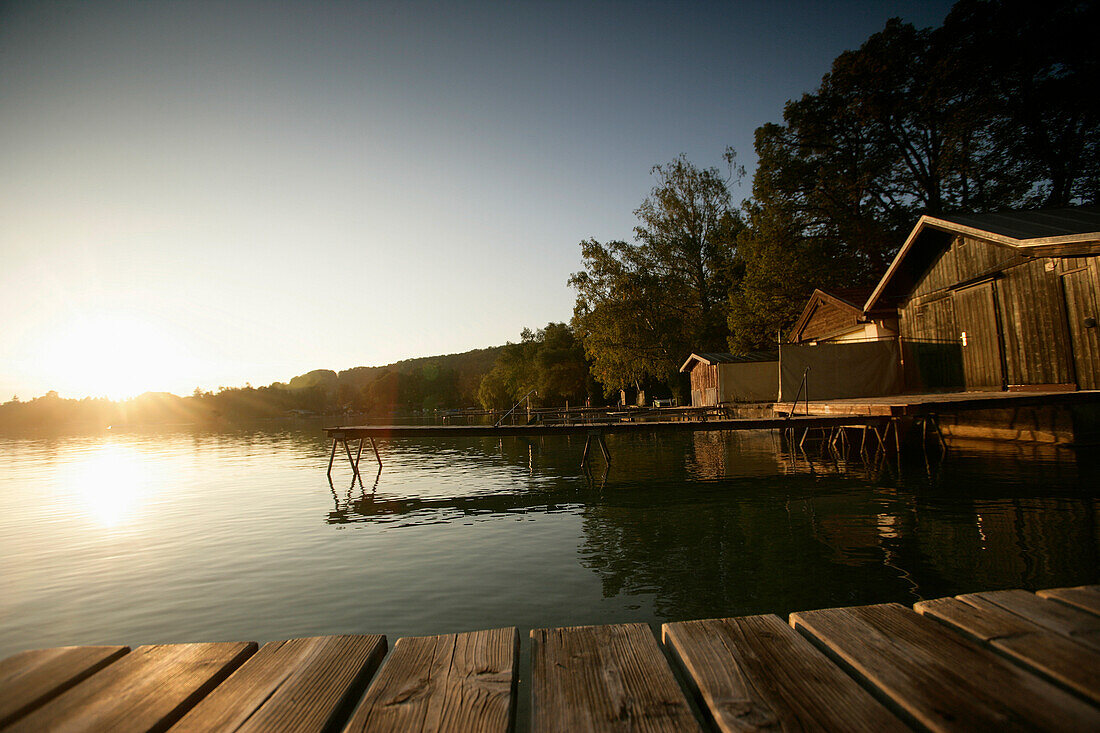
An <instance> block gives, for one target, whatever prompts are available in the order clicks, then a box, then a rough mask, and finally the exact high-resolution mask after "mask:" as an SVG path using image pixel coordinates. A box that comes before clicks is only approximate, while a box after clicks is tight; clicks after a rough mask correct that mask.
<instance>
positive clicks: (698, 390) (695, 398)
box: [691, 361, 718, 407]
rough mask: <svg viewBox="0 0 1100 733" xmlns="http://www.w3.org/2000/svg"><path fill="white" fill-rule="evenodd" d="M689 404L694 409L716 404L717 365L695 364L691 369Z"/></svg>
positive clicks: (699, 362)
mask: <svg viewBox="0 0 1100 733" xmlns="http://www.w3.org/2000/svg"><path fill="white" fill-rule="evenodd" d="M691 404H692V405H693V406H695V407H703V406H707V405H717V404H718V365H717V364H704V363H703V362H701V361H697V362H695V366H693V367H692V368H691Z"/></svg>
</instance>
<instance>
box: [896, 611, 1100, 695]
mask: <svg viewBox="0 0 1100 733" xmlns="http://www.w3.org/2000/svg"><path fill="white" fill-rule="evenodd" d="M914 608H915V609H916V610H917V612H919V613H922V614H924V615H926V616H931V617H932V618H935V619H938V620H939V621H942V622H943V623H945V624H948V625H950V626H952V627H953V628H956V629H959V630H960V631H962V632H964V633H966V634H968V635H970V636H972V637H974V638H975V639H977V640H979V641H982V642H985V643H987V644H989V645H990V646H991V647H993V648H994V649H996V650H998V651H1000V652H1002V653H1004V654H1005V655H1007V656H1009V657H1011V658H1012V659H1015V660H1018V661H1020V662H1022V663H1023V664H1024V665H1026V666H1028V667H1031V668H1032V669H1034V670H1036V671H1037V672H1039V673H1040V674H1042V675H1043V676H1044V677H1046V678H1048V679H1050V680H1052V681H1054V682H1056V683H1057V684H1060V685H1062V686H1063V687H1066V688H1067V689H1069V690H1071V691H1074V692H1076V693H1078V694H1080V695H1082V696H1083V697H1085V698H1087V699H1089V700H1091V701H1093V702H1094V703H1098V702H1100V653H1097V652H1096V651H1094V650H1092V649H1089V648H1088V647H1085V646H1082V645H1081V644H1077V643H1075V642H1074V641H1072V640H1070V639H1068V638H1066V637H1064V636H1061V635H1060V634H1057V633H1055V632H1054V631H1051V630H1050V629H1047V628H1045V627H1042V626H1039V625H1038V624H1035V623H1033V622H1031V621H1028V620H1027V619H1025V618H1023V617H1020V616H1017V615H1016V614H1014V613H1011V612H1009V611H1006V610H1004V609H1002V608H1000V607H999V606H996V605H993V604H991V603H986V604H982V605H976V604H972V603H967V602H966V601H964V600H960V599H959V598H938V599H936V600H932V601H921V602H920V603H917V604H916V605H915V606H914Z"/></svg>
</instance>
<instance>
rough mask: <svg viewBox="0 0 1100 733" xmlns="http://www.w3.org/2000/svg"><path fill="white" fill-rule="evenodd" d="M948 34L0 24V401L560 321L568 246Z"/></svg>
mask: <svg viewBox="0 0 1100 733" xmlns="http://www.w3.org/2000/svg"><path fill="white" fill-rule="evenodd" d="M949 8H950V3H949V2H903V1H901V0H897V1H894V0H879V1H877V2H876V1H874V0H863V1H856V0H847V1H838V2H825V1H822V2H782V1H774V2H767V1H761V2H748V1H745V2H724V3H722V2H714V3H665V2H631V3H625V2H624V3H611V2H598V1H593V2H575V3H574V2H554V3H524V2H509V3H504V2H501V3H488V2H480V3H457V2H438V3H421V2H401V3H388V2H362V3H358V2H339V3H336V2H330V3H324V2H303V3H291V2H256V3H249V2H240V1H238V2H224V3H212V2H152V1H151V2H140V3H139V2H127V3H110V2H72V3H54V2H48V1H44V0H33V1H31V2H25V3H19V2H15V3H12V2H3V1H2V0H0V401H6V400H7V399H10V396H11V395H13V394H18V395H19V396H20V398H22V399H28V398H31V397H35V396H38V395H40V394H42V393H44V392H45V391H46V390H49V389H56V390H57V391H59V392H60V393H61V394H62V396H68V397H82V396H86V395H94V396H99V395H108V396H112V397H118V396H125V395H132V394H137V393H140V392H143V391H146V390H166V391H171V392H176V393H178V394H186V393H190V392H191V391H192V390H193V389H194V388H195V387H196V386H201V387H203V388H205V389H212V388H217V387H218V386H219V385H226V386H239V385H243V384H244V383H245V382H251V383H252V384H253V385H260V384H268V383H270V382H273V381H286V380H288V379H289V378H290V377H292V376H294V375H296V374H300V373H303V372H306V371H309V370H311V369H317V368H329V369H337V370H339V369H346V368H349V367H353V366H359V365H377V364H386V363H389V362H393V361H396V360H399V359H403V358H407V357H413V356H422V355H430V354H442V353H453V352H459V351H465V350H468V349H472V348H478V347H483V346H492V345H496V344H501V343H504V342H505V341H507V340H513V341H514V340H518V336H519V332H520V330H521V329H522V328H524V327H525V326H529V327H533V328H538V327H541V326H544V325H545V324H546V323H547V322H550V321H567V320H569V318H570V316H571V314H572V303H573V292H572V291H571V290H570V289H569V288H568V287H567V285H566V280H567V279H568V277H569V274H570V273H571V272H574V271H576V270H578V269H579V268H580V249H579V247H578V243H579V242H580V241H581V240H582V239H585V238H588V237H595V238H597V239H600V240H606V239H616V238H620V239H628V238H629V237H630V235H631V231H632V228H633V225H634V216H633V211H634V209H636V208H637V206H638V205H639V204H640V203H641V201H642V199H643V198H644V197H645V196H646V194H647V192H648V191H649V189H650V188H651V187H652V185H653V180H652V178H651V176H650V168H651V167H652V166H653V165H654V164H656V163H661V162H666V161H668V160H671V159H672V158H673V157H675V156H676V155H678V154H680V153H684V154H686V155H687V156H688V158H689V159H691V160H692V161H693V162H695V163H696V164H698V165H719V164H720V162H721V157H720V156H721V154H722V151H723V149H724V148H725V146H726V145H732V146H734V147H735V148H736V150H737V151H738V154H739V157H740V159H741V161H742V162H743V163H744V164H745V165H746V167H747V168H748V169H749V171H750V175H751V170H752V166H753V164H754V161H755V158H754V156H753V154H752V140H753V131H754V130H755V128H756V127H757V126H759V125H761V124H763V123H765V122H769V121H779V120H780V119H781V115H782V109H783V104H784V102H785V101H787V100H788V99H791V98H794V97H798V96H799V95H801V94H802V93H804V92H807V91H810V90H812V89H814V88H815V87H816V86H817V84H818V83H819V82H820V79H821V76H822V74H824V73H825V72H826V71H828V68H829V64H830V62H831V61H832V59H833V58H834V57H835V56H836V55H837V54H839V53H840V52H841V51H843V50H845V49H850V48H856V47H858V46H859V45H860V44H861V43H862V42H863V40H864V39H865V38H866V37H867V36H868V35H870V34H871V33H873V32H875V31H877V30H879V29H881V28H882V26H883V24H884V23H885V21H886V19H887V18H889V17H891V16H900V17H902V18H904V19H905V20H908V21H911V22H913V23H915V24H917V25H919V26H931V25H938V24H939V23H940V22H941V21H942V20H943V17H944V16H945V15H946V13H947V11H948V9H949ZM748 194H749V183H748V181H747V180H746V181H745V182H744V184H743V185H742V187H741V188H740V189H738V195H739V196H742V197H743V196H747V195H748Z"/></svg>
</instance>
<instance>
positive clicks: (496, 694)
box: [344, 628, 519, 732]
mask: <svg viewBox="0 0 1100 733" xmlns="http://www.w3.org/2000/svg"><path fill="white" fill-rule="evenodd" d="M518 659H519V632H518V631H517V630H516V629H515V628H506V629H492V630H488V631H474V632H470V633H465V634H446V635H443V636H419V637H407V638H402V639H398V641H397V643H396V644H395V645H394V647H393V652H392V653H391V654H390V656H389V658H388V659H387V660H386V663H385V665H384V666H383V667H382V670H381V671H380V672H379V673H378V676H377V677H376V678H375V680H374V682H373V683H372V684H371V686H370V688H368V689H367V694H366V696H365V697H364V698H363V701H362V702H361V703H360V705H359V707H358V708H357V709H356V711H355V713H354V715H353V716H352V719H351V721H350V722H349V723H348V725H347V727H346V728H345V729H344V730H345V731H410V732H412V731H507V730H509V729H510V728H511V726H512V722H513V719H514V716H515V690H516V682H517V670H516V666H517V664H518Z"/></svg>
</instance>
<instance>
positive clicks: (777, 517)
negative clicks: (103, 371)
mask: <svg viewBox="0 0 1100 733" xmlns="http://www.w3.org/2000/svg"><path fill="white" fill-rule="evenodd" d="M615 437H616V441H615V444H614V445H613V447H612V454H613V456H614V461H615V466H614V469H613V470H612V471H611V472H610V473H608V472H607V471H606V467H603V466H601V467H598V468H597V469H596V470H595V471H592V470H588V471H584V472H583V473H580V474H579V475H578V468H577V467H576V465H575V462H574V461H573V460H570V459H571V458H575V457H574V456H571V455H570V453H569V451H566V450H562V447H561V446H554V445H552V444H544V443H543V442H542V441H523V440H508V439H504V440H494V441H493V442H492V444H491V445H478V444H473V445H465V446H464V450H463V452H462V453H461V455H452V456H450V457H449V459H448V460H450V461H452V462H458V463H461V462H463V461H472V462H474V463H480V462H481V460H482V459H481V458H478V457H477V454H478V453H479V452H480V451H484V453H485V456H486V457H487V456H490V455H491V456H492V457H493V458H494V459H496V460H500V461H502V463H503V465H504V466H505V467H511V469H513V472H512V474H511V476H512V481H511V484H510V486H509V487H508V488H507V489H506V490H505V489H502V488H500V486H499V485H498V486H497V487H496V489H495V490H493V491H478V485H477V483H476V482H471V483H470V484H469V485H468V486H467V487H465V488H466V491H464V492H463V491H459V492H456V493H454V494H453V495H436V496H416V495H409V494H395V493H394V490H395V489H397V488H398V486H397V485H396V484H397V483H398V482H394V483H393V484H391V483H390V482H387V480H386V479H385V478H384V477H383V479H382V481H381V483H380V484H379V483H378V482H376V484H375V488H374V490H372V491H365V490H362V491H357V490H350V491H348V492H346V494H345V495H344V496H342V497H341V496H339V495H337V493H335V492H334V495H333V496H334V499H335V508H334V509H333V511H331V512H329V514H328V518H327V521H328V522H330V523H332V524H353V523H358V522H367V523H369V522H394V521H397V520H401V522H402V523H403V524H404V525H406V526H414V525H417V524H427V523H439V522H450V521H461V520H465V519H469V518H470V517H476V516H481V517H488V516H492V515H506V514H517V513H524V514H531V515H538V514H540V513H547V512H568V513H573V514H575V515H577V516H579V517H580V519H581V527H582V535H583V536H582V539H581V541H580V544H579V546H578V550H577V551H578V559H579V562H580V564H581V565H582V566H583V567H585V568H587V569H588V570H589V571H591V572H592V573H594V574H595V575H596V576H598V578H599V581H600V585H601V589H602V594H603V596H604V598H617V597H626V596H648V597H651V598H652V599H653V602H654V605H655V609H656V614H657V616H658V617H659V618H664V619H678V618H691V617H700V616H715V615H728V614H742V613H756V612H764V611H767V612H774V611H777V610H783V609H786V610H797V609H800V608H811V607H820V606H822V605H848V604H854V603H873V602H879V601H885V600H893V601H906V602H912V601H914V600H919V599H921V598H930V597H936V596H939V595H950V594H952V593H957V592H962V591H964V590H975V589H993V588H1009V587H1027V588H1035V587H1041V586H1052V585H1059V584H1073V583H1086V582H1093V581H1094V580H1095V579H1096V574H1097V567H1098V562H1097V561H1098V546H1097V541H1098V538H1097V534H1096V528H1095V507H1094V490H1093V488H1092V486H1093V477H1095V475H1096V474H1095V467H1094V466H1093V465H1091V464H1089V463H1088V462H1087V460H1086V459H1081V458H1079V457H1078V455H1077V454H1075V453H1073V452H1072V451H1066V450H1064V449H1057V448H1054V447H1051V446H1037V445H1027V446H1021V445H997V444H988V443H984V444H977V445H970V446H966V445H963V446H957V447H956V448H954V449H952V450H950V451H948V452H947V453H946V454H944V453H942V452H941V451H939V450H938V449H935V450H932V451H930V452H928V453H916V454H915V455H911V456H909V457H908V458H907V459H906V460H905V461H902V462H898V461H897V459H896V457H894V456H889V455H886V454H885V453H883V452H882V451H875V450H864V451H863V452H859V451H857V447H858V444H857V445H853V446H849V449H848V450H840V451H838V450H837V449H836V447H835V446H832V447H831V446H829V445H828V444H827V443H825V444H823V443H821V442H820V441H819V442H817V443H807V444H806V445H804V446H802V447H801V448H799V447H792V446H789V445H786V444H785V443H784V442H783V441H780V440H779V439H778V438H777V436H776V435H775V434H774V433H768V432H759V433H752V432H745V433H694V434H689V435H685V436H664V435H656V434H652V435H648V436H644V435H640V436H629V437H628V438H623V437H619V436H615ZM413 450H415V451H424V452H428V451H429V450H430V449H429V448H426V447H425V446H417V447H416V448H413ZM452 468H453V469H454V470H456V471H459V472H461V468H460V467H458V466H452ZM540 476H542V477H543V478H548V479H549V480H546V481H541V482H540V481H539V478H540Z"/></svg>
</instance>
